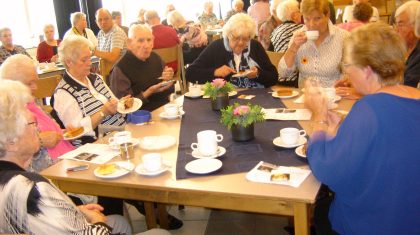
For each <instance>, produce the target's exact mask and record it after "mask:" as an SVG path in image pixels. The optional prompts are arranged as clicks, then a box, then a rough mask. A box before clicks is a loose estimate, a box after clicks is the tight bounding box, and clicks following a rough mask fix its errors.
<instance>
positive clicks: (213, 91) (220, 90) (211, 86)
mask: <svg viewBox="0 0 420 235" xmlns="http://www.w3.org/2000/svg"><path fill="white" fill-rule="evenodd" d="M233 90H234V88H233V85H232V84H231V83H230V82H227V81H226V80H224V79H222V78H216V79H214V80H213V81H212V82H211V83H210V82H206V84H204V95H205V96H209V97H210V100H211V105H212V109H213V110H221V109H222V108H225V107H227V106H228V105H229V94H228V93H229V92H231V91H233Z"/></svg>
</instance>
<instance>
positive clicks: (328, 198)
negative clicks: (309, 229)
mask: <svg viewBox="0 0 420 235" xmlns="http://www.w3.org/2000/svg"><path fill="white" fill-rule="evenodd" d="M334 196H335V193H334V192H333V191H331V190H330V189H329V188H328V186H326V185H324V184H323V185H321V188H320V190H319V194H318V198H317V201H316V203H315V211H314V225H315V231H316V234H320V235H338V233H337V232H335V231H334V230H333V229H332V226H331V223H330V220H329V218H328V212H329V211H330V206H331V203H332V201H333V200H334Z"/></svg>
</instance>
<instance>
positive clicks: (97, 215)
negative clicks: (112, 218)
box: [78, 204, 107, 224]
mask: <svg viewBox="0 0 420 235" xmlns="http://www.w3.org/2000/svg"><path fill="white" fill-rule="evenodd" d="M78 208H79V210H80V211H81V212H82V213H83V215H84V216H85V217H86V220H87V221H88V222H89V223H91V224H94V223H99V222H103V223H105V222H106V220H107V218H106V216H105V215H104V214H102V212H101V211H103V210H104V208H103V207H102V206H100V205H98V204H87V205H80V206H78Z"/></svg>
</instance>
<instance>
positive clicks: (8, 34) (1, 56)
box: [0, 28, 32, 65]
mask: <svg viewBox="0 0 420 235" xmlns="http://www.w3.org/2000/svg"><path fill="white" fill-rule="evenodd" d="M0 41H1V44H2V45H1V47H0V65H1V64H2V63H3V62H4V61H5V60H6V59H7V58H8V57H9V56H11V55H15V54H24V55H27V56H29V58H31V56H30V55H29V54H28V52H26V50H25V48H23V47H22V46H19V45H14V44H13V37H12V30H10V29H9V28H2V29H0ZM31 59H32V58H31Z"/></svg>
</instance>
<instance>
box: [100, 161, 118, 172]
mask: <svg viewBox="0 0 420 235" xmlns="http://www.w3.org/2000/svg"><path fill="white" fill-rule="evenodd" d="M116 170H117V166H116V165H115V164H113V163H110V164H103V165H100V166H98V173H99V174H101V175H110V174H112V173H114V172H115V171H116Z"/></svg>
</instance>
